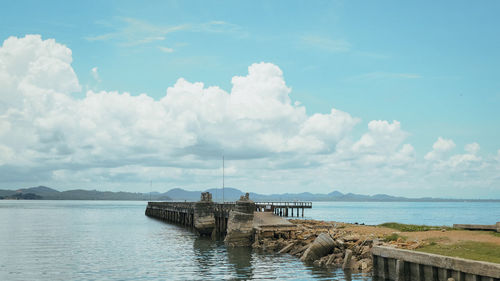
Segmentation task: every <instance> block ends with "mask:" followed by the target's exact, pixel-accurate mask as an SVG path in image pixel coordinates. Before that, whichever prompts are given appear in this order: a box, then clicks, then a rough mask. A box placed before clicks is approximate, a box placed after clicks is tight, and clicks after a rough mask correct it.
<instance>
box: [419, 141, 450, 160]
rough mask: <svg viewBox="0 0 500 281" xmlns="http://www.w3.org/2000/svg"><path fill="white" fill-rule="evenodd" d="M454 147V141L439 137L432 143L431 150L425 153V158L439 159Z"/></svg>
mask: <svg viewBox="0 0 500 281" xmlns="http://www.w3.org/2000/svg"><path fill="white" fill-rule="evenodd" d="M453 148H455V143H454V142H453V140H451V139H444V138H442V137H439V138H438V139H437V141H436V142H435V143H434V144H433V145H432V150H431V151H429V152H428V153H427V154H426V155H425V157H424V158H425V159H426V160H439V159H440V158H441V157H443V156H444V155H445V154H446V153H447V152H448V151H450V150H452V149H453Z"/></svg>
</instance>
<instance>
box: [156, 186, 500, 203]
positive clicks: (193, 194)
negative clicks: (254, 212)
mask: <svg viewBox="0 0 500 281" xmlns="http://www.w3.org/2000/svg"><path fill="white" fill-rule="evenodd" d="M207 191H208V192H210V193H212V198H213V199H214V200H215V201H222V189H221V188H218V189H215V188H211V189H207V190H205V191H204V192H207ZM201 192H202V191H187V190H184V189H182V188H175V189H171V190H169V191H167V192H165V193H164V194H166V195H168V196H169V197H170V198H172V200H174V201H198V200H199V199H200V194H201ZM244 194H245V193H244V192H242V191H241V190H238V189H236V188H230V187H227V188H225V189H224V201H226V202H227V201H236V200H238V199H239V198H240V196H241V195H244ZM250 199H252V200H253V201H260V202H263V201H316V202H317V201H344V202H464V201H471V202H500V199H491V200H487V199H486V200H478V199H446V198H429V197H425V198H406V197H399V196H391V195H387V194H375V195H362V194H355V193H346V194H344V193H342V192H339V191H332V192H330V193H328V194H321V193H310V192H303V193H284V194H271V195H265V194H259V193H253V192H250Z"/></svg>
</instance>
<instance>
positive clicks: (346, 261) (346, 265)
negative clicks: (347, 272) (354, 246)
mask: <svg viewBox="0 0 500 281" xmlns="http://www.w3.org/2000/svg"><path fill="white" fill-rule="evenodd" d="M351 258H352V251H351V250H349V249H347V250H346V251H345V257H344V263H343V264H342V269H347V268H349V267H350V263H351Z"/></svg>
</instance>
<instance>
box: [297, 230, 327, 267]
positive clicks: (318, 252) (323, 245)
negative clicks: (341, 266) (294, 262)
mask: <svg viewBox="0 0 500 281" xmlns="http://www.w3.org/2000/svg"><path fill="white" fill-rule="evenodd" d="M334 247H335V241H334V240H333V239H332V237H330V235H329V234H328V233H321V234H320V235H318V237H316V239H315V240H314V242H313V243H312V244H311V245H310V246H309V248H307V250H306V251H305V252H304V254H303V255H302V257H301V258H300V260H301V261H314V260H317V259H319V258H321V257H323V256H326V255H328V254H330V253H331V252H332V250H333V248H334Z"/></svg>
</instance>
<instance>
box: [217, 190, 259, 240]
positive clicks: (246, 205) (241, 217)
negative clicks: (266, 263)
mask: <svg viewBox="0 0 500 281" xmlns="http://www.w3.org/2000/svg"><path fill="white" fill-rule="evenodd" d="M254 210H255V203H254V202H253V201H251V200H250V198H249V196H248V193H247V194H246V195H245V196H241V198H240V200H238V201H236V207H235V209H234V210H233V211H231V212H230V214H229V220H228V225H227V235H226V238H225V239H224V243H225V244H226V245H227V246H231V247H244V246H250V245H252V243H253V237H254V229H253V213H254Z"/></svg>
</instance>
